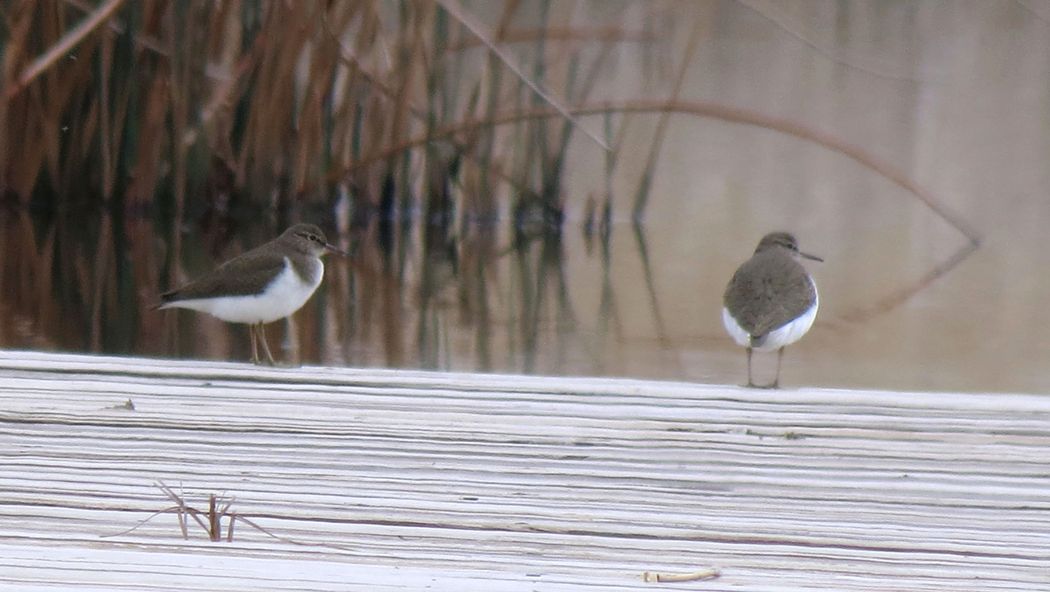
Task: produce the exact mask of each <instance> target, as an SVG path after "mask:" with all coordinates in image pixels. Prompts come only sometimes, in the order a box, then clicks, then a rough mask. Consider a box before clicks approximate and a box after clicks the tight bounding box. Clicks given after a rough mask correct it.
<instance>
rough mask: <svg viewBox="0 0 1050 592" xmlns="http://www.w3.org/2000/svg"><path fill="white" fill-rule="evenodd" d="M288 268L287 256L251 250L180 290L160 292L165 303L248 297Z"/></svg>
mask: <svg viewBox="0 0 1050 592" xmlns="http://www.w3.org/2000/svg"><path fill="white" fill-rule="evenodd" d="M284 267H285V259H284V257H281V256H280V255H277V254H275V253H272V252H270V251H261V250H252V251H248V252H246V253H244V254H242V255H239V256H237V257H234V258H233V259H230V260H229V261H227V262H226V263H223V264H222V265H220V266H219V267H217V268H216V269H215V270H214V271H212V272H209V273H206V274H204V275H203V276H201V277H199V278H197V279H196V280H193V281H192V282H190V283H188V284H186V285H185V286H182V287H181V288H179V289H177V290H172V291H170V292H166V293H164V294H161V300H162V301H163V302H173V301H175V300H193V299H196V298H208V297H212V296H215V295H216V294H221V295H223V296H247V295H250V294H255V293H257V292H258V291H259V286H265V285H267V284H269V283H270V282H271V281H273V279H274V278H275V277H277V275H278V274H279V273H281V271H282V270H284Z"/></svg>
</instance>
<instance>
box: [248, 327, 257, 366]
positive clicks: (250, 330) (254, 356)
mask: <svg viewBox="0 0 1050 592" xmlns="http://www.w3.org/2000/svg"><path fill="white" fill-rule="evenodd" d="M248 335H249V336H251V340H252V364H258V363H259V348H258V346H257V344H256V341H257V340H256V338H255V324H254V323H253V324H251V325H248Z"/></svg>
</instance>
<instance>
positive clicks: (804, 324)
mask: <svg viewBox="0 0 1050 592" xmlns="http://www.w3.org/2000/svg"><path fill="white" fill-rule="evenodd" d="M801 257H805V258H806V259H812V260H814V261H823V259H821V258H820V257H817V256H815V255H809V254H807V253H803V252H802V251H799V250H798V241H796V240H795V237H794V236H792V235H790V234H788V233H786V232H771V233H769V234H767V235H766V236H764V237H762V240H761V241H759V243H758V248H756V249H755V254H754V255H752V256H751V258H750V259H748V260H747V261H746V262H745V263H744V264H743V265H741V266H740V267H739V268H737V270H736V273H735V274H733V279H732V280H730V281H729V286H727V287H726V293H725V296H724V297H723V301H722V302H723V307H722V323H723V324H724V325H725V327H726V331H728V332H729V335H731V336H732V337H733V340H734V341H736V342H737V343H738V344H740V345H741V346H743V347H745V348H747V386H749V387H757V386H758V385H756V384H755V383H754V382H752V380H751V351H752V350H755V351H760V352H771V351H774V350H776V351H777V377H776V378H775V379H774V380H773V382H772V383H770V384H768V385H765V386H762V387H760V388H777V387H778V386H779V385H780V360H781V358H783V357H784V348H785V347H787V346H788V345H791V344H792V343H795V342H796V341H798V340H799V339H800V338H801V337H802V336H803V335H805V334H806V331H809V328H810V327H811V326H812V325H813V320H814V319H816V318H817V306H818V304H819V302H820V299H819V298H818V297H817V285H816V284H815V283H814V282H813V278H812V277H810V275H809V273H807V272H806V269H805V268H804V267H802V264H801V263H799V258H801Z"/></svg>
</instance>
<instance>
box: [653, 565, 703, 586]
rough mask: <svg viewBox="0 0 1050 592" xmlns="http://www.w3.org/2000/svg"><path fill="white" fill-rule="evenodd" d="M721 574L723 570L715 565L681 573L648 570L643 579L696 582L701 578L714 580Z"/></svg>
mask: <svg viewBox="0 0 1050 592" xmlns="http://www.w3.org/2000/svg"><path fill="white" fill-rule="evenodd" d="M721 575H722V572H720V571H718V570H717V569H715V568H713V567H710V568H707V569H702V570H700V571H694V572H692V573H681V574H674V573H660V572H653V571H647V572H645V573H644V574H642V579H643V580H645V581H646V582H657V583H666V582H696V581H699V580H713V579H715V578H717V577H719V576H721Z"/></svg>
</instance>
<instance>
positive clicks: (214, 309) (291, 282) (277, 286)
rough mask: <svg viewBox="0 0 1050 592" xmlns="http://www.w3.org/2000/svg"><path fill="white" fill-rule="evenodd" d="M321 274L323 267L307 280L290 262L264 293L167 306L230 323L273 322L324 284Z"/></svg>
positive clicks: (182, 302)
mask: <svg viewBox="0 0 1050 592" xmlns="http://www.w3.org/2000/svg"><path fill="white" fill-rule="evenodd" d="M286 263H287V262H286ZM322 277H324V267H322V268H321V269H320V272H319V273H318V274H317V281H315V282H312V283H307V282H304V281H303V280H302V279H301V278H300V277H299V275H298V274H296V273H295V270H294V269H292V266H291V264H290V263H288V264H286V265H285V268H284V271H282V272H281V273H280V274H279V275H278V276H277V277H276V278H274V280H273V281H272V282H270V285H269V286H267V287H266V290H265V291H264V292H263V293H262V294H259V295H255V296H219V297H216V298H199V299H196V300H180V301H178V302H172V303H170V304H168V305H167V306H166V307H165V308H167V307H179V308H189V309H192V310H196V311H200V312H206V313H208V314H210V315H212V316H214V317H218V318H220V319H222V320H224V321H227V322H230V323H252V324H254V323H272V322H273V321H276V320H278V319H283V318H284V317H287V316H289V315H291V314H292V313H294V312H295V311H297V310H299V309H300V308H302V306H303V305H304V304H306V301H307V300H309V299H310V296H312V295H313V293H314V291H315V290H317V286H319V285H320V284H321V278H322Z"/></svg>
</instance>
